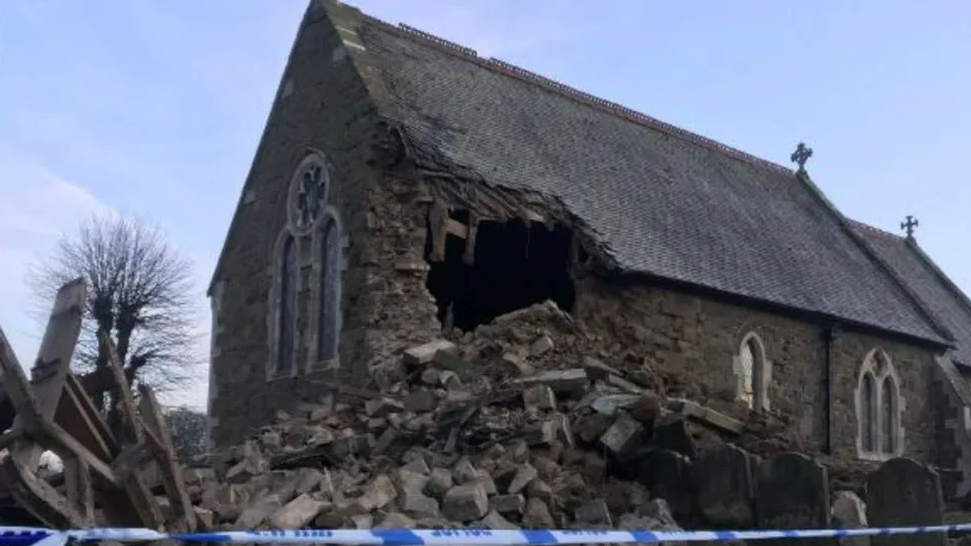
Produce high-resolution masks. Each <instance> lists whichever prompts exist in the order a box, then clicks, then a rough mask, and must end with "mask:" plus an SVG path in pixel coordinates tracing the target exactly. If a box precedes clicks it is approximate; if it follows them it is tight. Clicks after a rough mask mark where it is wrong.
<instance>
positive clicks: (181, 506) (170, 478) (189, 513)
mask: <svg viewBox="0 0 971 546" xmlns="http://www.w3.org/2000/svg"><path fill="white" fill-rule="evenodd" d="M138 392H139V394H140V395H141V397H140V400H139V403H138V406H139V409H140V410H141V414H142V421H143V422H144V423H145V428H146V429H147V430H148V431H151V432H152V435H154V436H155V441H156V442H159V443H160V444H161V449H159V450H157V451H156V456H157V458H156V460H157V462H158V468H159V473H160V474H161V475H162V483H164V484H165V493H166V495H167V496H168V498H169V504H170V505H171V506H172V510H173V513H174V514H175V518H176V521H174V522H172V524H173V525H174V526H175V528H176V530H178V531H181V532H191V531H194V530H195V529H196V523H197V522H196V513H195V510H193V508H192V501H191V500H190V499H189V493H188V491H186V488H185V479H184V478H183V476H182V465H181V464H180V463H179V459H178V457H176V455H175V446H174V445H173V443H172V436H171V434H169V428H168V425H167V424H166V423H165V417H164V416H163V415H162V408H161V406H159V403H158V400H156V399H155V393H153V392H152V390H151V389H149V388H148V387H146V386H145V385H140V386H139V389H138Z"/></svg>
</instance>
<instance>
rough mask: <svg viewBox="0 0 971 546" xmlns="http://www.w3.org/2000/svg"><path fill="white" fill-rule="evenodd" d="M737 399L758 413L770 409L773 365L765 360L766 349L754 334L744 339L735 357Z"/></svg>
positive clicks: (747, 335)
mask: <svg viewBox="0 0 971 546" xmlns="http://www.w3.org/2000/svg"><path fill="white" fill-rule="evenodd" d="M734 368H735V378H736V381H737V385H736V395H737V396H736V397H737V398H738V399H739V400H741V401H742V402H743V403H744V404H745V405H746V406H748V407H749V408H751V409H754V410H756V411H761V410H767V409H769V396H768V384H769V379H770V377H771V364H770V363H769V361H768V360H766V358H765V347H764V345H763V344H762V340H761V339H759V337H758V336H757V335H756V334H755V333H754V332H749V333H748V334H746V335H745V337H743V338H742V343H741V344H740V345H739V348H738V353H737V354H736V355H735V366H734Z"/></svg>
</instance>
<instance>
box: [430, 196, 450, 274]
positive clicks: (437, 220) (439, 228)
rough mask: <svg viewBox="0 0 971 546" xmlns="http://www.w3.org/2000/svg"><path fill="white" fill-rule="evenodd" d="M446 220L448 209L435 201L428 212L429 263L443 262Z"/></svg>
mask: <svg viewBox="0 0 971 546" xmlns="http://www.w3.org/2000/svg"><path fill="white" fill-rule="evenodd" d="M448 220H449V218H448V209H447V208H446V207H445V205H444V204H443V203H442V202H441V201H435V203H434V204H433V205H432V206H431V209H430V210H429V211H428V229H429V230H430V233H431V236H432V248H431V255H430V256H429V258H428V259H429V261H432V262H441V261H443V260H445V236H446V230H447V229H448Z"/></svg>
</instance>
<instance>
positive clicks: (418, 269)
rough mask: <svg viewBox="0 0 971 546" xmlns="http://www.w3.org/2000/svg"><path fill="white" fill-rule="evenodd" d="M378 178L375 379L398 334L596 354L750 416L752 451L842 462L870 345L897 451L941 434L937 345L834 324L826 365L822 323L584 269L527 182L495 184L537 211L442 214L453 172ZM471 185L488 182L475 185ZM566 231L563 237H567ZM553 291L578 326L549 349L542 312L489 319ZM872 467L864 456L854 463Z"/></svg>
mask: <svg viewBox="0 0 971 546" xmlns="http://www.w3.org/2000/svg"><path fill="white" fill-rule="evenodd" d="M388 182H389V184H388V185H387V187H386V189H382V190H375V191H374V192H372V196H371V197H372V206H373V208H372V210H373V211H374V212H373V224H374V226H375V228H374V229H373V230H372V231H371V232H370V237H369V239H370V243H371V245H372V247H373V249H374V257H375V261H374V263H375V264H377V267H379V268H381V269H382V270H383V271H385V273H384V276H382V277H381V279H382V280H381V283H380V284H377V283H375V284H373V285H371V286H372V287H373V288H374V289H375V291H374V293H373V294H372V295H371V296H370V297H369V298H370V300H371V301H372V302H373V304H374V307H373V308H371V311H370V314H371V315H372V316H373V317H375V320H373V321H371V322H370V325H371V328H370V329H369V330H368V332H367V336H368V338H369V340H370V341H371V345H370V347H371V353H370V355H371V358H370V359H369V361H368V366H367V367H366V369H367V370H368V371H369V373H370V374H371V376H372V379H373V378H374V377H376V378H377V379H373V380H377V381H381V379H380V377H382V376H384V375H386V374H388V373H391V374H392V376H393V375H394V374H393V370H395V369H396V366H397V360H396V355H397V354H400V352H401V351H403V350H405V349H406V348H407V347H408V346H410V345H415V344H420V343H424V342H427V341H430V340H432V339H435V338H437V337H440V336H443V335H444V337H445V338H447V339H449V340H451V341H454V342H457V343H458V344H459V345H460V346H462V351H464V352H463V356H464V357H465V358H466V359H467V360H468V361H470V362H472V363H473V364H474V365H476V366H495V365H496V364H495V362H494V360H502V358H503V357H504V356H505V355H506V353H510V354H512V355H513V356H514V357H516V358H519V359H521V360H524V361H525V362H526V363H527V364H528V365H529V366H531V367H533V368H534V369H537V370H544V369H549V368H550V367H551V366H552V367H553V368H556V367H560V368H563V367H575V366H578V365H579V363H580V362H581V361H582V360H583V359H584V358H585V357H592V358H596V359H599V360H601V361H603V362H605V363H606V364H608V365H610V366H612V367H615V368H618V369H620V370H622V371H624V372H625V373H627V374H629V375H630V377H631V378H632V380H633V381H634V382H636V383H637V384H638V385H639V386H641V387H643V388H646V389H648V390H652V391H654V392H656V393H658V394H659V395H661V396H670V397H678V398H685V399H688V400H691V401H693V402H696V403H698V404H701V405H704V406H707V407H709V408H711V409H714V410H716V411H719V412H721V413H723V414H725V415H728V416H730V417H733V418H736V419H738V420H741V421H744V422H746V423H747V424H748V425H749V427H748V429H747V430H748V431H749V434H750V435H751V436H752V437H751V438H749V439H748V440H747V442H748V444H751V446H750V447H751V448H752V449H753V450H754V451H756V452H758V453H773V452H779V451H783V450H789V449H795V450H799V451H805V452H807V453H812V454H814V455H823V454H826V455H827V456H828V457H830V458H831V460H832V462H833V463H834V464H836V465H837V466H842V467H845V468H846V472H847V473H852V472H855V471H856V470H855V468H856V467H857V464H858V461H859V459H860V457H859V453H858V448H857V437H858V430H857V418H856V399H855V397H856V385H857V379H858V374H859V370H860V367H861V365H862V363H863V362H864V360H865V358H866V355H867V354H868V353H869V352H870V351H872V350H873V349H874V348H876V347H880V348H881V349H883V350H884V351H885V352H887V353H888V354H889V355H891V358H892V360H893V363H894V366H895V368H896V370H897V373H898V375H899V377H900V388H901V398H902V400H903V401H904V406H906V411H903V412H902V423H901V424H902V427H903V429H904V430H905V432H906V437H905V440H904V441H905V443H906V449H905V452H906V454H907V456H909V457H913V458H915V459H917V460H920V461H922V462H928V463H932V462H936V460H937V453H936V449H935V446H936V437H935V432H934V430H933V428H930V427H927V426H926V424H927V423H928V422H929V421H930V420H931V419H932V415H931V413H932V408H931V407H930V405H929V402H928V401H927V396H926V394H927V390H928V382H929V381H930V378H929V377H928V374H927V373H926V372H927V371H928V370H929V369H931V368H932V367H933V366H935V362H934V354H933V352H932V351H931V350H929V349H926V348H922V347H919V346H916V345H913V344H908V343H905V342H901V341H900V340H896V339H891V338H889V337H886V336H880V335H874V334H873V333H864V332H862V331H856V330H848V329H843V330H842V331H840V333H839V334H838V336H837V338H836V339H835V341H834V342H833V345H832V347H831V359H832V360H831V362H830V366H831V367H832V377H831V378H828V377H827V372H826V369H827V345H826V341H825V340H824V336H823V334H824V332H825V331H827V329H828V328H829V326H830V325H829V324H826V323H824V322H820V321H818V320H810V319H808V318H806V317H801V318H800V317H797V316H795V315H785V314H780V313H779V312H773V311H769V310H760V309H759V308H756V307H754V306H753V305H742V304H740V303H739V302H734V303H729V302H728V301H722V300H720V299H717V298H714V297H707V296H704V295H701V294H699V293H692V292H690V291H688V290H686V289H683V288H682V289H676V288H674V287H672V286H667V285H659V284H655V285H651V284H647V283H645V282H631V281H629V280H628V281H622V282H616V280H615V279H613V278H607V277H605V276H603V275H601V274H599V273H594V271H599V267H600V265H601V264H600V263H599V260H600V258H598V257H597V256H595V255H593V254H587V253H586V251H585V248H587V247H588V246H589V245H587V246H584V245H582V244H580V241H581V240H582V238H583V237H582V234H581V233H580V231H582V230H581V229H580V227H578V226H569V225H568V224H567V222H566V220H564V219H562V218H563V217H564V216H563V215H562V214H560V215H557V213H556V212H555V211H551V210H544V209H543V205H542V200H540V199H538V198H536V197H535V196H533V197H529V196H513V197H510V196H504V198H505V199H506V200H507V201H508V200H517V201H516V202H517V203H519V204H520V205H521V206H523V207H531V208H532V209H533V210H538V211H540V212H539V214H533V213H532V212H530V211H527V212H525V213H521V214H520V216H525V217H531V216H532V217H533V219H532V220H529V219H523V218H521V217H516V216H512V215H510V216H507V217H502V216H501V215H500V214H498V213H489V214H486V213H483V212H482V211H472V210H466V209H461V208H459V209H453V208H448V207H446V210H444V211H442V210H439V211H438V212H437V213H436V212H435V211H436V210H437V208H440V207H442V206H443V205H442V200H443V198H442V197H441V196H440V195H437V193H436V192H438V193H441V192H445V191H446V190H441V189H437V188H440V187H442V186H448V185H459V183H458V182H456V181H454V180H451V181H449V182H445V183H442V184H437V185H436V184H433V183H431V182H429V181H428V180H427V177H424V176H414V177H412V178H408V177H407V176H403V175H402V174H401V173H400V172H399V173H393V174H391V175H389V180H388ZM469 191H470V192H472V190H469ZM489 191H491V192H492V193H496V192H498V190H495V189H492V190H489ZM472 193H473V194H481V193H482V192H480V190H479V188H478V187H477V188H475V191H474V192H472ZM490 196H492V194H490ZM480 197H481V195H480ZM480 200H481V201H484V199H480ZM493 200H495V201H498V200H499V199H498V198H496V199H493ZM445 202H446V203H447V202H448V201H447V199H446V200H445ZM429 211H431V213H430V212H429ZM537 217H539V218H543V220H537V219H535V218H537ZM557 218H560V220H558V219H557ZM563 230H566V232H564V231H563ZM436 233H437V234H438V235H436ZM571 238H572V246H571V244H566V243H564V241H570V240H571ZM470 239H471V240H472V241H473V243H472V244H470V243H469V241H470ZM470 247H471V251H470ZM549 264H554V265H556V267H555V268H553V267H549ZM557 268H558V269H557ZM564 279H565V280H564ZM564 283H565V284H568V285H569V286H564ZM537 298H540V299H537ZM547 299H548V300H552V301H555V302H556V303H557V304H558V307H559V308H560V309H561V310H563V311H565V312H567V313H568V314H569V315H570V316H571V317H573V318H574V319H575V324H573V325H571V327H570V328H571V329H569V331H561V332H558V337H557V339H556V340H555V344H554V346H553V348H552V349H551V350H549V351H547V352H545V353H543V354H529V345H530V344H531V343H533V342H534V341H535V340H536V339H538V338H539V337H542V336H543V335H544V332H545V331H548V330H550V329H551V328H558V327H557V326H555V325H548V324H543V321H544V320H545V319H543V318H540V317H537V321H536V323H535V324H529V325H525V326H526V329H524V330H522V331H518V332H502V331H496V329H495V328H494V327H493V326H492V324H491V321H492V320H494V319H495V318H496V317H497V316H501V315H502V314H503V313H509V312H512V311H514V310H516V309H522V308H525V307H527V306H528V305H529V304H530V303H539V302H541V301H544V300H547ZM469 300H471V301H469ZM523 302H525V303H523ZM463 306H464V307H465V308H466V309H463V308H462V307H463ZM470 307H474V308H475V309H474V312H471V311H469V310H468V308H470ZM497 310H502V311H503V313H498V314H497V313H496V311H497ZM470 316H472V317H471V319H470ZM472 319H476V320H472ZM470 323H471V326H470ZM519 326H520V325H517V327H519ZM751 333H754V334H756V335H757V336H758V337H759V339H760V340H761V342H762V346H763V347H764V350H765V355H764V358H765V360H766V361H767V362H768V363H769V368H770V369H771V372H770V376H769V377H768V378H767V381H766V383H767V390H768V393H767V397H768V400H769V402H770V408H769V410H768V411H765V412H762V413H760V414H755V413H754V412H751V411H750V410H749V409H748V408H747V407H745V406H744V405H742V404H740V403H739V402H738V401H737V398H738V396H737V392H738V391H737V389H738V384H739V379H738V377H737V374H738V373H739V371H738V370H737V369H736V368H737V363H736V362H735V359H737V358H738V353H739V349H740V346H741V344H742V342H743V339H744V338H745V336H747V335H749V334H751ZM497 334H498V335H499V337H496V335H497ZM473 341H474V343H473ZM478 346H483V347H486V346H488V347H486V350H479V349H478V348H477V347H478ZM358 371H361V370H360V369H359V370H358ZM827 438H829V439H830V441H829V444H828V445H827V444H826V439H827ZM755 443H759V444H760V445H755ZM871 468H872V465H869V464H867V463H862V469H863V470H869V469H871Z"/></svg>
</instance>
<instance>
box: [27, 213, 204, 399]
mask: <svg viewBox="0 0 971 546" xmlns="http://www.w3.org/2000/svg"><path fill="white" fill-rule="evenodd" d="M191 271H192V264H191V262H190V261H189V260H188V259H187V258H185V257H184V256H183V255H182V254H181V253H180V252H179V251H178V250H177V249H175V248H174V247H173V246H171V245H170V244H168V243H167V242H166V240H165V238H164V237H163V236H162V234H161V233H160V232H159V231H158V230H157V229H155V228H150V227H148V226H146V225H145V224H142V223H139V222H137V221H135V220H131V219H126V218H123V217H120V216H115V215H103V216H92V217H90V218H88V219H87V220H85V221H84V222H82V223H81V225H80V227H79V229H78V230H77V231H76V232H74V233H70V234H68V235H65V236H63V237H62V238H61V240H60V241H59V242H58V244H57V246H56V247H55V249H54V251H53V253H52V254H51V255H50V256H47V257H46V258H44V259H42V260H41V261H39V262H38V263H37V264H36V265H35V266H34V267H33V268H32V270H31V271H30V275H29V277H28V283H29V285H30V288H31V291H32V292H33V295H34V297H35V298H37V300H38V302H44V305H49V302H50V298H51V295H52V294H54V293H55V292H56V290H57V288H58V287H59V286H61V285H62V284H64V283H65V282H66V281H67V280H70V279H74V278H77V277H78V276H83V277H85V279H87V281H88V287H89V289H88V302H87V309H86V310H85V320H84V323H83V326H82V332H81V340H80V343H79V345H78V351H77V353H76V355H77V356H76V357H75V362H76V367H77V368H78V371H81V372H88V376H87V377H86V378H85V379H87V380H88V381H87V383H88V384H93V385H99V384H107V383H106V382H103V381H102V382H99V379H100V378H106V373H107V364H108V353H107V348H106V347H104V346H103V345H102V344H100V343H99V342H98V338H99V335H101V334H107V335H108V337H109V338H110V339H111V340H112V341H113V342H114V345H115V348H116V350H117V354H118V357H119V358H120V360H121V364H122V366H123V369H124V373H125V377H126V379H127V380H128V382H129V385H132V387H133V388H134V386H135V385H136V384H139V383H142V384H145V385H149V386H151V387H152V388H153V389H155V390H156V391H160V392H164V391H171V390H172V389H176V388H179V387H183V386H185V385H186V383H187V382H188V381H189V380H190V379H192V378H194V376H195V374H194V372H195V369H196V368H197V365H198V364H199V363H200V362H201V359H200V358H199V357H198V355H197V353H196V351H195V350H194V347H195V346H196V343H195V342H196V334H195V332H194V326H195V320H196V316H197V315H196V311H195V309H196V308H195V305H194V303H193V301H194V300H193V298H194V295H195V294H194V291H193V285H192V282H191V280H192V277H191ZM96 390H101V394H95V402H96V403H98V404H99V406H100V407H102V408H105V407H112V405H109V406H105V402H106V400H105V398H104V396H105V395H104V391H103V389H97V388H96ZM112 402H114V401H112Z"/></svg>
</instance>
